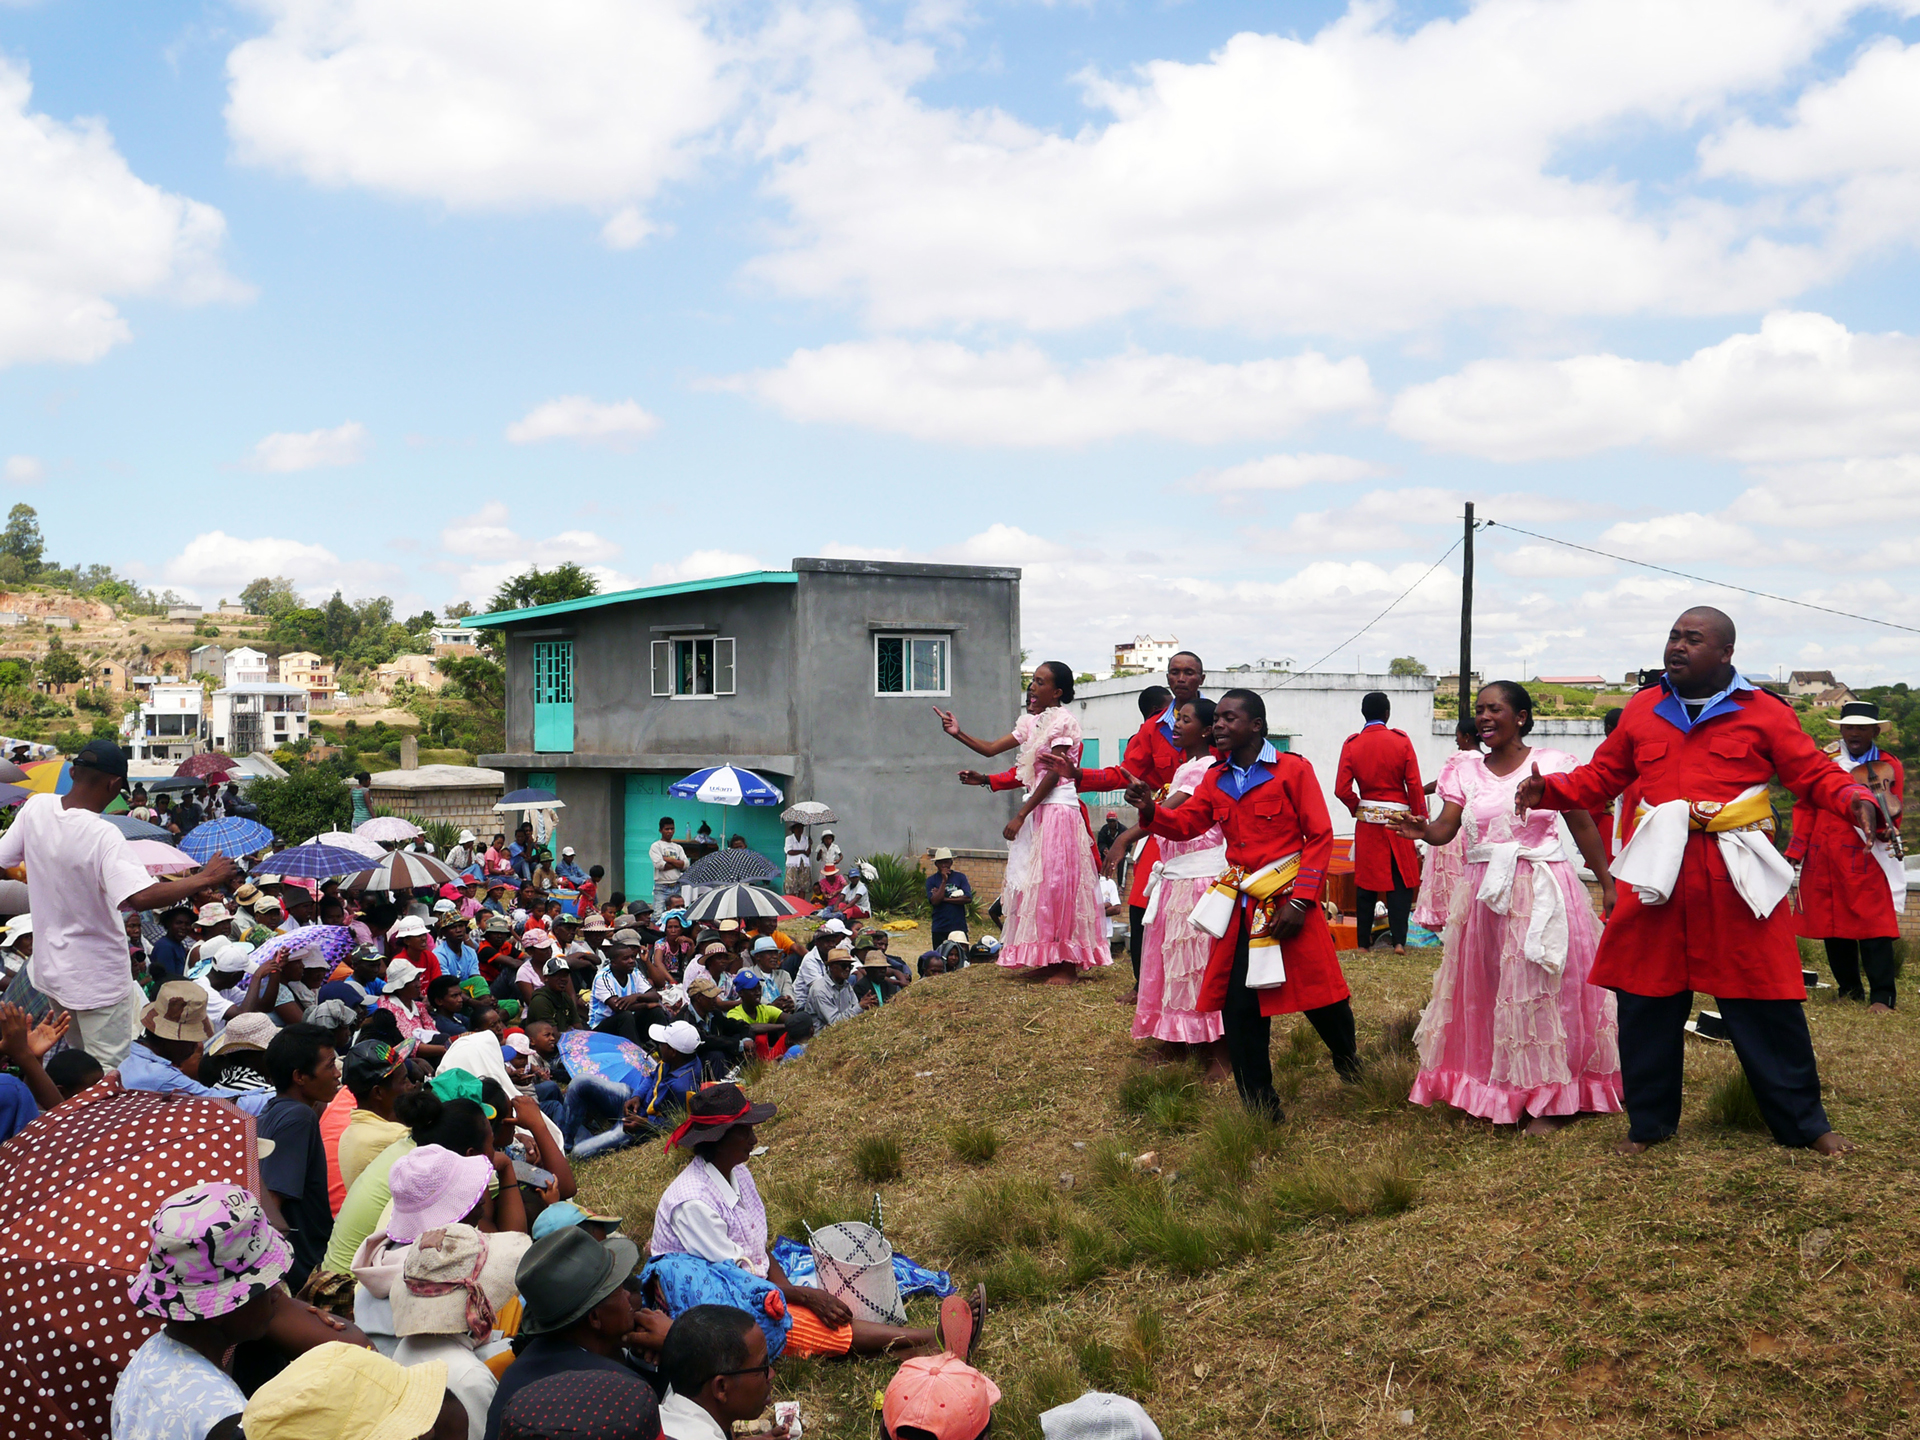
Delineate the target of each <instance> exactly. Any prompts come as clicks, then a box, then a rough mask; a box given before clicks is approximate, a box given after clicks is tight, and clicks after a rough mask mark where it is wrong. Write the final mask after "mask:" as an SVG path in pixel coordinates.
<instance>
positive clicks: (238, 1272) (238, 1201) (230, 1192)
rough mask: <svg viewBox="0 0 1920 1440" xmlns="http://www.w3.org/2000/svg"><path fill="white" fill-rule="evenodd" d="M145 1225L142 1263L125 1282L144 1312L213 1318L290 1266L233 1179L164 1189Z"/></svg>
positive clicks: (274, 1234)
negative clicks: (148, 1241) (148, 1239)
mask: <svg viewBox="0 0 1920 1440" xmlns="http://www.w3.org/2000/svg"><path fill="white" fill-rule="evenodd" d="M151 1229H152V1232H153V1249H152V1251H151V1252H150V1253H149V1254H148V1256H147V1268H146V1269H144V1270H142V1271H141V1272H140V1273H139V1274H137V1275H135V1276H134V1277H133V1279H132V1281H131V1282H130V1284H129V1286H128V1289H129V1291H130V1296H131V1299H132V1301H133V1308H134V1309H136V1310H138V1311H139V1312H140V1313H141V1314H143V1315H158V1316H160V1317H162V1318H163V1319H167V1320H179V1321H183V1322H185V1321H192V1320H216V1319H218V1318H219V1317H220V1316H222V1315H230V1314H232V1313H233V1312H234V1311H235V1310H238V1309H239V1308H240V1307H241V1306H243V1305H245V1304H246V1303H247V1302H248V1301H249V1300H251V1299H253V1297H254V1296H256V1295H259V1294H262V1293H263V1292H265V1291H267V1290H271V1289H272V1288H273V1287H274V1286H275V1285H278V1284H279V1283H280V1281H281V1279H282V1278H283V1277H284V1276H285V1275H286V1273H287V1271H288V1270H290V1269H291V1268H292V1267H293V1256H292V1255H291V1254H290V1253H289V1252H288V1250H287V1242H286V1241H285V1240H283V1239H281V1238H280V1232H279V1231H277V1230H275V1229H274V1228H273V1227H272V1226H271V1225H269V1224H268V1223H267V1217H266V1213H265V1212H264V1211H263V1210H261V1208H260V1202H259V1201H258V1200H256V1199H254V1197H253V1194H252V1192H251V1191H248V1190H244V1189H242V1188H241V1187H240V1186H238V1185H230V1184H210V1185H196V1186H194V1187H193V1188H192V1189H191V1190H182V1191H181V1192H180V1193H179V1194H178V1195H173V1196H169V1197H168V1198H167V1199H166V1200H163V1201H162V1202H161V1203H160V1208H159V1210H158V1211H156V1212H155V1213H154V1217H153V1224H152V1227H151Z"/></svg>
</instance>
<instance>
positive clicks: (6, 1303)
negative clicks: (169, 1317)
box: [0, 1074, 260, 1440]
mask: <svg viewBox="0 0 1920 1440" xmlns="http://www.w3.org/2000/svg"><path fill="white" fill-rule="evenodd" d="M206 1182H226V1183H229V1184H234V1185H244V1186H245V1187H246V1188H247V1189H249V1190H251V1191H253V1192H254V1193H255V1194H258V1193H259V1192H260V1166H259V1161H258V1159H257V1158H256V1142H255V1139H254V1126H253V1120H252V1118H251V1117H250V1116H248V1115H246V1114H244V1113H243V1112H241V1111H240V1110H238V1109H236V1108H235V1107H234V1106H232V1105H230V1104H228V1103H227V1102H226V1101H224V1100H205V1099H201V1098H199V1097H197V1096H191V1095H181V1094H168V1095H163V1094H158V1093H156V1092H154V1091H150V1090H123V1089H121V1088H120V1081H119V1077H118V1075H117V1074H115V1075H109V1076H108V1077H107V1078H106V1079H105V1080H102V1081H101V1082H100V1083H99V1084H97V1085H95V1086H94V1087H93V1088H92V1089H90V1090H86V1091H84V1092H82V1093H81V1094H79V1095H76V1096H75V1097H74V1098H73V1099H71V1100H69V1101H67V1102H66V1103H65V1104H64V1105H62V1106H60V1107H59V1108H58V1109H57V1110H49V1111H48V1112H47V1113H46V1114H44V1115H42V1116H41V1117H40V1118H39V1119H38V1120H36V1121H34V1122H33V1124H31V1125H29V1126H28V1127H27V1128H26V1129H25V1130H22V1131H21V1132H20V1133H19V1134H18V1135H16V1136H14V1138H13V1139H12V1140H10V1141H8V1142H7V1143H6V1144H5V1145H4V1146H0V1270H4V1271H5V1273H6V1275H7V1276H8V1283H7V1285H6V1286H5V1287H3V1288H0V1353H4V1354H5V1355H6V1357H7V1363H6V1364H5V1365H0V1415H4V1416H5V1417H6V1419H7V1422H8V1427H9V1428H12V1429H17V1430H18V1431H19V1433H21V1434H23V1435H80V1436H89V1437H95V1440H106V1437H107V1434H108V1429H109V1424H108V1407H109V1404H110V1402H111V1401H112V1398H113V1391H114V1387H115V1385H116V1384H118V1382H119V1378H120V1372H121V1371H122V1370H124V1369H125V1368H126V1366H127V1362H128V1361H129V1360H131V1359H132V1358H133V1352H134V1351H135V1350H137V1349H139V1347H140V1346H141V1344H142V1343H144V1342H145V1340H146V1339H147V1337H148V1336H149V1335H151V1334H152V1333H153V1332H154V1331H155V1330H157V1329H159V1328H160V1325H161V1323H162V1322H161V1321H160V1320H158V1319H155V1318H153V1317H150V1316H146V1315H142V1314H140V1313H138V1312H137V1311H136V1310H134V1308H133V1305H132V1303H131V1301H130V1299H129V1297H128V1290H127V1285H128V1282H129V1280H131V1279H132V1277H133V1276H134V1275H135V1274H137V1273H138V1272H139V1271H141V1270H143V1269H144V1268H145V1267H146V1261H147V1251H148V1248H149V1246H150V1244H151V1240H150V1236H149V1233H148V1229H147V1227H148V1225H149V1224H150V1223H151V1221H152V1219H153V1215H154V1212H155V1211H156V1210H158V1209H159V1208H160V1203H161V1202H162V1201H163V1200H165V1199H167V1198H168V1197H169V1196H171V1195H177V1194H178V1193H179V1192H180V1191H182V1190H185V1189H188V1188H189V1187H191V1186H194V1185H199V1184H203V1183H206Z"/></svg>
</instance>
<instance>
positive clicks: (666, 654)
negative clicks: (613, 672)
mask: <svg viewBox="0 0 1920 1440" xmlns="http://www.w3.org/2000/svg"><path fill="white" fill-rule="evenodd" d="M702 642H704V643H706V644H709V645H711V646H713V671H712V673H713V690H712V692H711V693H710V694H705V695H699V694H682V693H680V691H679V690H678V689H676V688H675V687H676V686H677V684H678V678H679V673H680V667H679V663H678V661H679V655H678V653H677V651H676V647H677V646H680V645H698V644H701V643H702ZM738 648H739V647H738V646H737V645H735V643H734V637H733V636H731V635H714V634H711V633H702V634H692V635H669V636H668V637H667V638H666V639H664V640H656V641H654V642H653V654H652V671H653V677H652V678H653V693H654V694H655V695H656V696H659V697H661V698H663V699H667V700H721V699H725V698H726V697H727V696H729V695H732V694H734V693H736V691H737V689H738V676H737V674H736V672H735V661H736V656H737V653H738Z"/></svg>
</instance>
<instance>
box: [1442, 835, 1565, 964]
mask: <svg viewBox="0 0 1920 1440" xmlns="http://www.w3.org/2000/svg"><path fill="white" fill-rule="evenodd" d="M1565 858H1566V855H1565V852H1563V851H1562V850H1561V848H1560V841H1559V838H1558V837H1557V836H1556V837H1555V838H1554V839H1553V840H1552V841H1550V842H1549V843H1548V844H1545V845H1539V846H1535V847H1534V848H1532V849H1527V848H1525V847H1523V846H1522V845H1521V844H1520V842H1519V841H1518V840H1495V841H1489V842H1488V843H1486V844H1484V845H1475V846H1472V847H1471V848H1469V849H1468V851H1467V855H1466V860H1467V863H1468V864H1469V865H1485V866H1486V867H1487V873H1486V874H1485V875H1484V876H1482V877H1481V880H1480V889H1479V892H1478V893H1477V894H1476V895H1475V897H1474V898H1475V899H1477V900H1478V901H1479V902H1480V903H1481V904H1482V905H1485V906H1486V907H1487V908H1488V909H1489V910H1491V911H1493V913H1494V914H1496V915H1511V914H1512V913H1513V884H1514V880H1515V878H1516V876H1517V875H1518V873H1519V868H1520V862H1521V861H1522V860H1525V861H1527V862H1528V863H1529V864H1530V865H1532V866H1533V913H1532V914H1531V915H1529V916H1528V917H1527V939H1526V945H1525V953H1526V957H1527V959H1529V960H1530V961H1532V962H1533V963H1534V964H1535V965H1538V966H1539V967H1540V968H1541V969H1543V970H1546V971H1547V972H1548V973H1550V974H1553V975H1558V974H1560V973H1561V972H1562V971H1564V970H1565V969H1566V968H1567V907H1566V903H1565V901H1564V900H1563V899H1562V897H1561V895H1560V882H1559V880H1558V879H1557V878H1555V876H1554V873H1553V871H1552V869H1551V868H1549V862H1551V861H1554V860H1564V859H1565Z"/></svg>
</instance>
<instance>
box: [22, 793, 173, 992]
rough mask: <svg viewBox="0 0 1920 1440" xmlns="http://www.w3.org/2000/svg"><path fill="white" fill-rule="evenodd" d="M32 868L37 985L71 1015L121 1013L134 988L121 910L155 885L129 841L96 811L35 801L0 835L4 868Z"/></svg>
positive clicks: (47, 799) (54, 798)
mask: <svg viewBox="0 0 1920 1440" xmlns="http://www.w3.org/2000/svg"><path fill="white" fill-rule="evenodd" d="M22 861H25V862H26V866H27V884H28V885H29V886H30V887H31V889H32V893H33V920H34V930H35V932H36V933H35V936H34V947H33V983H34V986H35V987H36V988H37V989H39V990H40V992H41V993H42V994H44V995H46V996H47V997H48V998H49V999H51V1000H55V1001H57V1002H59V1003H60V1004H61V1005H63V1006H65V1007H66V1008H67V1009H69V1010H100V1009H104V1008H106V1007H107V1006H110V1005H118V1004H119V1003H120V1002H121V1001H122V1000H124V999H126V996H127V991H128V990H129V989H131V988H132V986H133V969H132V966H131V965H130V964H129V963H128V960H127V928H126V921H125V919H124V918H123V917H122V916H121V913H120V906H121V904H122V902H124V901H126V900H127V899H129V898H130V897H132V896H134V895H137V894H139V893H140V892H141V891H142V890H144V889H146V888H147V887H148V886H149V885H151V884H153V877H152V876H150V875H148V874H147V867H146V866H144V865H142V864H141V863H140V862H139V861H138V860H136V859H135V858H134V857H133V854H132V852H131V851H129V850H128V848H127V840H126V837H125V836H124V835H122V834H121V833H120V832H119V831H118V830H116V829H114V828H113V826H111V825H109V824H108V823H107V822H106V821H105V820H102V819H101V818H100V817H99V816H98V815H96V814H94V813H93V811H91V810H82V809H80V808H78V807H77V806H76V807H73V808H71V809H69V808H68V807H67V806H66V805H65V804H64V803H63V797H61V796H58V795H30V796H28V797H27V800H26V803H24V804H23V805H21V807H20V813H19V815H18V816H17V817H15V819H14V822H13V826H12V828H11V829H9V830H8V831H7V833H6V834H5V835H0V866H13V865H18V864H20V863H21V862H22Z"/></svg>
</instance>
